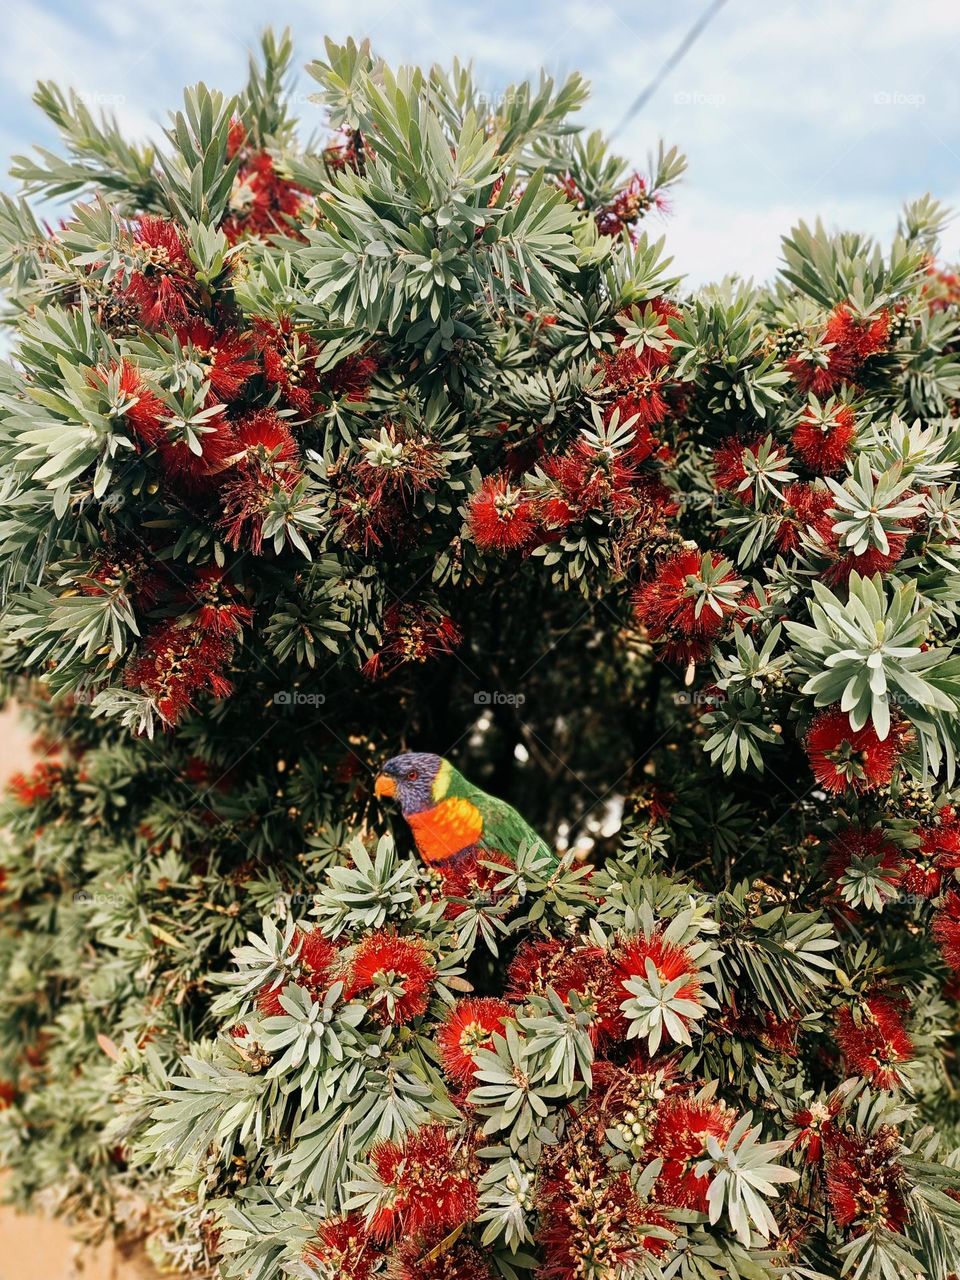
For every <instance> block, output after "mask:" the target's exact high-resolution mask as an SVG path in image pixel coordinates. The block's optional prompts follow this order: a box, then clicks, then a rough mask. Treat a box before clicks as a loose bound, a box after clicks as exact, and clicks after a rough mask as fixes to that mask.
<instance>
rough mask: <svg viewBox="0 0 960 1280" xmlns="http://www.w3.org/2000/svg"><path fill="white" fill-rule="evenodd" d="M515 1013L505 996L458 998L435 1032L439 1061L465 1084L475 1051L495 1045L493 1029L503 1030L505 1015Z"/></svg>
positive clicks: (469, 1078) (457, 1080) (472, 1066)
mask: <svg viewBox="0 0 960 1280" xmlns="http://www.w3.org/2000/svg"><path fill="white" fill-rule="evenodd" d="M512 1016H513V1010H512V1009H511V1007H510V1006H509V1005H508V1004H507V1002H506V1000H495V999H493V998H492V997H488V996H486V997H478V998H476V999H470V1000H458V1001H457V1003H456V1005H455V1006H454V1007H453V1009H451V1010H450V1012H449V1013H448V1014H447V1016H446V1018H445V1019H444V1021H443V1024H442V1026H441V1027H440V1029H439V1031H438V1032H437V1034H436V1043H437V1048H438V1049H439V1050H440V1061H441V1062H442V1063H443V1069H444V1071H445V1072H446V1073H447V1075H448V1076H449V1077H450V1078H451V1080H455V1081H456V1082H457V1083H458V1084H466V1083H467V1082H468V1081H470V1080H472V1079H473V1076H474V1072H475V1071H476V1069H477V1068H476V1063H475V1061H474V1054H475V1053H476V1051H477V1050H478V1049H490V1048H492V1047H493V1033H494V1032H495V1031H496V1032H501V1031H502V1030H503V1023H504V1019H506V1018H510V1017H512Z"/></svg>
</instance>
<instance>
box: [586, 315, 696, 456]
mask: <svg viewBox="0 0 960 1280" xmlns="http://www.w3.org/2000/svg"><path fill="white" fill-rule="evenodd" d="M640 312H641V316H642V318H644V319H649V318H650V317H651V314H654V315H656V316H657V318H658V321H659V323H660V324H661V325H662V326H663V328H664V329H665V330H666V336H665V337H664V338H663V340H662V345H661V346H659V347H655V346H651V345H648V344H644V345H643V346H642V347H636V346H629V345H624V342H623V338H622V337H621V338H620V339H619V340H618V345H617V349H616V351H614V352H613V353H612V354H611V355H606V356H604V358H603V374H604V386H605V387H606V388H608V389H609V390H610V392H611V393H612V395H613V400H612V402H611V404H610V406H609V409H608V411H607V417H608V419H609V416H610V415H611V414H612V413H613V411H614V409H618V410H619V412H620V421H621V422H627V421H628V420H629V419H630V418H634V417H635V418H636V419H637V422H636V425H635V428H634V429H635V433H636V439H635V445H634V449H635V452H634V461H636V462H642V461H643V459H644V457H649V456H650V454H652V453H653V452H654V450H655V449H656V448H657V446H658V444H659V442H658V441H656V440H655V439H654V438H653V436H652V435H651V434H650V428H651V427H653V426H656V425H657V423H660V422H663V421H664V419H665V418H667V417H668V416H669V414H670V413H671V412H672V411H674V410H679V409H680V408H681V407H682V399H681V398H680V396H679V390H680V389H679V384H678V383H677V381H676V379H674V378H673V377H671V376H670V373H669V370H670V366H671V365H672V363H673V350H672V338H673V330H672V328H671V326H670V322H671V320H673V319H675V318H676V317H677V316H678V315H679V314H680V313H679V312H678V311H677V309H676V307H674V306H673V304H672V303H669V302H667V300H666V299H665V298H653V299H652V300H651V301H650V302H645V303H643V305H642V306H641V308H640Z"/></svg>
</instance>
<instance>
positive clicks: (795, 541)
mask: <svg viewBox="0 0 960 1280" xmlns="http://www.w3.org/2000/svg"><path fill="white" fill-rule="evenodd" d="M832 504H833V499H832V498H831V496H830V494H829V493H828V492H827V490H826V489H817V488H814V486H813V485H811V484H788V485H787V487H786V488H785V489H784V491H783V519H782V520H781V521H780V524H779V526H778V528H777V532H776V543H777V549H778V550H779V551H784V552H790V551H796V549H797V547H799V546H800V543H801V541H802V539H803V536H804V534H805V533H807V532H808V530H813V532H814V533H815V534H819V536H820V538H821V539H824V540H826V539H827V538H828V537H829V536H830V532H831V530H832V528H833V521H832V519H831V517H830V516H829V515H828V514H827V513H828V512H829V511H830V509H831V507H832Z"/></svg>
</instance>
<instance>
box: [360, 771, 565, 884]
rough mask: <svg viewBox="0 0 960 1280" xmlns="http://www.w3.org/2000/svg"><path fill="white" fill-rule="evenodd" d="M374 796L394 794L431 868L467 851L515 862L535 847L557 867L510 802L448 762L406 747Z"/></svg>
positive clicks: (440, 866) (539, 855)
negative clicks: (499, 855) (502, 856)
mask: <svg viewBox="0 0 960 1280" xmlns="http://www.w3.org/2000/svg"><path fill="white" fill-rule="evenodd" d="M373 790H374V795H376V796H378V797H390V798H392V799H395V800H397V801H398V802H399V804H400V812H401V813H402V814H403V817H404V818H405V819H406V822H407V825H408V826H409V828H410V830H411V831H412V832H413V838H414V841H415V843H416V846H417V852H418V853H419V854H420V857H421V858H422V859H423V861H424V862H425V863H426V864H427V865H428V866H430V867H436V868H437V869H438V870H440V869H444V868H446V867H451V866H453V865H454V864H455V862H457V861H458V860H459V859H460V858H462V857H464V856H466V855H469V854H479V855H480V856H482V855H483V854H484V853H485V852H493V851H497V852H499V853H502V854H505V855H506V856H507V857H508V858H509V859H510V860H511V861H512V862H515V861H516V857H517V854H518V853H519V852H520V849H521V848H523V847H532V849H533V850H534V852H535V854H536V856H537V860H538V862H539V861H540V860H541V859H543V860H547V859H549V863H550V867H551V869H552V868H553V867H556V866H557V865H558V859H557V856H556V854H555V853H554V852H553V850H552V849H550V848H549V846H548V845H547V844H546V842H545V841H544V840H542V839H541V838H540V836H538V835H537V833H536V832H535V831H534V829H533V828H532V827H531V826H530V824H529V823H528V822H527V821H526V820H525V819H524V818H522V817H521V816H520V814H519V813H517V811H516V809H514V808H513V806H512V805H509V804H507V802H506V801H505V800H498V799H497V797H496V796H491V795H488V794H487V793H486V792H485V791H481V790H480V788H479V787H475V786H474V785H473V783H472V782H468V781H467V779H466V778H465V777H464V776H463V774H462V773H459V772H458V771H457V770H456V769H455V768H454V767H453V765H452V764H451V763H450V761H449V760H444V758H443V757H442V756H437V755H432V754H430V753H429V752H421V751H408V752H405V753H404V754H403V755H399V756H394V757H393V759H391V760H388V761H387V762H386V764H384V765H383V767H382V768H381V770H380V772H379V774H378V775H377V777H376V780H375V782H374V788H373Z"/></svg>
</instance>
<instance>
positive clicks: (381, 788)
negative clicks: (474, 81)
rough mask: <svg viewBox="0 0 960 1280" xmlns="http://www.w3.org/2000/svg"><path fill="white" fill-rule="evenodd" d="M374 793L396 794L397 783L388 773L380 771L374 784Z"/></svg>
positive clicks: (382, 794) (381, 794)
mask: <svg viewBox="0 0 960 1280" xmlns="http://www.w3.org/2000/svg"><path fill="white" fill-rule="evenodd" d="M373 794H374V795H375V796H395V795H396V794H397V784H396V783H395V782H394V780H393V778H391V777H388V776H387V774H385V773H378V774H377V778H376V781H375V782H374V784H373Z"/></svg>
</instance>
